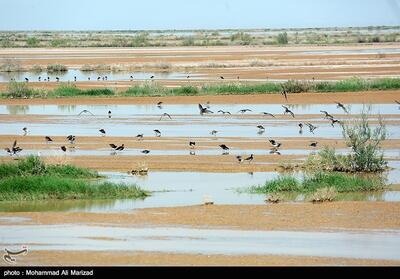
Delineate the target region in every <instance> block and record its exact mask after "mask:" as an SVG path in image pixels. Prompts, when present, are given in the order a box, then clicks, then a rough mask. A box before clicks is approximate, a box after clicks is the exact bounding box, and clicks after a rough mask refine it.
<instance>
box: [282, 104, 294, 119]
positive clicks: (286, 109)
mask: <svg viewBox="0 0 400 279" xmlns="http://www.w3.org/2000/svg"><path fill="white" fill-rule="evenodd" d="M282 107H283V108H284V109H285V111H284V112H283V114H286V113H289V114H290V115H291V116H292V117H293V118H294V113H293V112H292V111H291V110H290V109H289V108H288V107H286V106H282Z"/></svg>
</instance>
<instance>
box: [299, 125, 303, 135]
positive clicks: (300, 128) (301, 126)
mask: <svg viewBox="0 0 400 279" xmlns="http://www.w3.org/2000/svg"><path fill="white" fill-rule="evenodd" d="M299 134H300V135H301V134H303V123H299Z"/></svg>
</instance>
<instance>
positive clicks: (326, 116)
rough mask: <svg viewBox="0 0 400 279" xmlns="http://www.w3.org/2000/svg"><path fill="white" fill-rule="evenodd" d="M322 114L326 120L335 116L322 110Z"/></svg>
mask: <svg viewBox="0 0 400 279" xmlns="http://www.w3.org/2000/svg"><path fill="white" fill-rule="evenodd" d="M320 112H322V113H323V114H325V116H324V118H331V119H332V118H333V116H332V115H330V114H329V113H328V112H327V111H325V110H320Z"/></svg>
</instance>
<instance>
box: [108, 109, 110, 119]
mask: <svg viewBox="0 0 400 279" xmlns="http://www.w3.org/2000/svg"><path fill="white" fill-rule="evenodd" d="M108 118H111V110H109V111H108Z"/></svg>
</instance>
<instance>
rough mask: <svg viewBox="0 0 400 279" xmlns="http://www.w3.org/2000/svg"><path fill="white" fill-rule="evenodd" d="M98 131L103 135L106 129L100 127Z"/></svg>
mask: <svg viewBox="0 0 400 279" xmlns="http://www.w3.org/2000/svg"><path fill="white" fill-rule="evenodd" d="M99 132H100V133H101V135H102V136H103V137H104V136H105V135H106V130H104V129H100V130H99Z"/></svg>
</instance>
